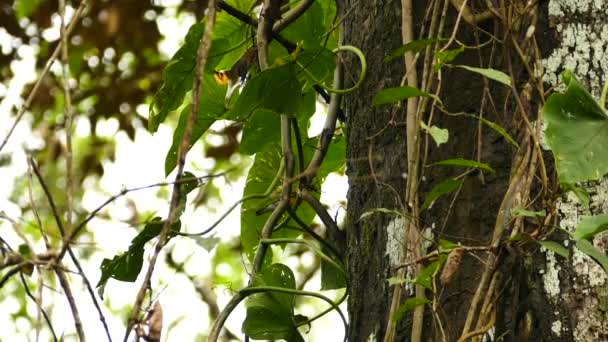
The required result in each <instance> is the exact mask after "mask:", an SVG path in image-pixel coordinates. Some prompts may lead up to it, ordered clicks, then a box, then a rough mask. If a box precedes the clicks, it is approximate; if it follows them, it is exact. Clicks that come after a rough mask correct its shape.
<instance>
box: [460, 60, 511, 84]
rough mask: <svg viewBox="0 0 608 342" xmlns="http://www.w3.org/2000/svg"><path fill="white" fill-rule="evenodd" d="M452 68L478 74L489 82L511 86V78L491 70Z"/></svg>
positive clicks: (468, 67)
mask: <svg viewBox="0 0 608 342" xmlns="http://www.w3.org/2000/svg"><path fill="white" fill-rule="evenodd" d="M454 67H457V68H461V69H465V70H468V71H472V72H474V73H477V74H480V75H482V76H484V77H487V78H489V79H491V80H494V81H497V82H500V83H502V84H504V85H507V86H509V87H510V86H511V83H512V82H511V77H509V75H507V74H505V73H504V72H502V71H500V70H496V69H492V68H475V67H471V66H468V65H454Z"/></svg>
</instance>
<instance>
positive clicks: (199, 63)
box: [124, 0, 216, 342]
mask: <svg viewBox="0 0 608 342" xmlns="http://www.w3.org/2000/svg"><path fill="white" fill-rule="evenodd" d="M215 15H216V8H215V0H210V1H209V3H208V7H207V15H206V22H205V32H204V33H203V37H202V39H201V42H200V44H199V46H198V50H197V53H196V77H195V78H194V85H193V86H192V89H193V90H192V101H191V102H192V107H191V111H190V115H189V117H188V122H187V124H186V128H185V130H184V135H183V136H182V139H181V141H180V144H179V147H178V149H177V161H178V163H177V175H176V180H179V178H180V177H181V176H182V174H183V171H184V165H185V163H186V154H187V153H188V144H189V143H190V137H191V136H192V128H193V126H194V122H195V120H196V113H198V110H199V106H200V95H201V90H202V89H201V88H202V78H203V72H204V68H205V65H206V64H207V58H208V56H209V49H210V48H211V35H212V33H213V26H214V24H215ZM180 188H181V187H180V184H178V183H177V182H176V183H175V184H174V186H173V193H172V196H171V203H170V205H169V215H168V217H167V220H165V223H164V224H163V228H162V230H161V232H160V235H159V237H158V241H157V242H156V245H155V247H154V253H153V254H152V257H151V258H150V262H149V265H148V269H147V271H146V275H145V277H144V280H143V282H142V285H141V287H140V289H139V291H138V293H137V296H136V298H135V303H134V304H133V309H132V311H131V315H130V317H129V321H128V322H127V329H126V331H125V336H124V341H125V342H126V341H127V339H128V338H129V334H130V332H131V329H132V328H133V326H134V325H135V323H137V316H138V315H139V311H140V309H141V305H142V303H143V301H144V297H145V294H146V287H147V285H148V284H149V283H150V281H151V278H152V273H153V272H154V266H155V264H156V260H157V258H158V255H159V254H160V251H161V250H162V248H163V246H164V245H165V243H166V241H167V237H168V235H169V230H170V227H171V225H172V224H173V222H174V221H175V219H176V216H177V211H178V210H177V209H178V207H179V202H180V197H181V196H180V192H181V189H180Z"/></svg>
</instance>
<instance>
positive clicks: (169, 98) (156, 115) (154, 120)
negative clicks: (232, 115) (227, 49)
mask: <svg viewBox="0 0 608 342" xmlns="http://www.w3.org/2000/svg"><path fill="white" fill-rule="evenodd" d="M204 30H205V23H204V21H201V22H199V23H196V24H194V25H192V27H190V30H189V31H188V34H187V35H186V39H185V42H184V45H183V46H182V47H181V48H180V49H179V50H177V52H176V53H175V55H173V57H172V58H171V61H169V64H167V66H166V67H165V71H164V72H163V85H162V86H161V88H160V89H159V90H158V92H157V93H156V94H155V95H154V98H153V99H152V103H150V113H149V118H148V130H149V131H150V132H151V133H154V132H156V131H157V130H158V126H159V125H160V124H161V123H162V122H163V121H165V119H166V118H167V115H168V114H169V112H170V111H172V110H175V109H176V108H177V107H179V105H181V104H182V102H183V100H184V95H186V92H187V91H188V90H190V89H192V82H193V79H194V67H195V65H196V51H197V49H198V43H199V41H200V39H201V37H202V35H203V31H204Z"/></svg>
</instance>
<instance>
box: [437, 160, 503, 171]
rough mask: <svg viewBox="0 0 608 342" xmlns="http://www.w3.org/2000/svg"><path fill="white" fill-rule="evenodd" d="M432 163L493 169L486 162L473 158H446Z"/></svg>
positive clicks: (486, 169)
mask: <svg viewBox="0 0 608 342" xmlns="http://www.w3.org/2000/svg"><path fill="white" fill-rule="evenodd" d="M433 165H439V166H462V167H470V168H475V169H480V170H485V171H488V172H492V173H494V169H492V168H491V167H490V166H489V165H487V164H484V163H480V162H478V161H475V160H469V159H462V158H456V159H446V160H442V161H439V162H436V163H433Z"/></svg>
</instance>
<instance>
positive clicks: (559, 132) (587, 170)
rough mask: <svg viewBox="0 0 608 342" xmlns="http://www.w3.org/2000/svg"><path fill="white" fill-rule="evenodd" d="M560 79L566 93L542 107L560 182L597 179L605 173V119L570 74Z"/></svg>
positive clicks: (607, 161) (607, 156)
mask: <svg viewBox="0 0 608 342" xmlns="http://www.w3.org/2000/svg"><path fill="white" fill-rule="evenodd" d="M562 80H563V81H564V83H565V84H566V86H567V88H566V92H565V93H563V94H562V93H554V94H552V95H551V96H549V99H548V100H547V102H546V103H545V105H544V106H543V108H542V116H543V120H544V121H545V124H546V129H545V138H546V141H547V144H548V145H549V146H550V147H551V150H552V151H553V154H554V157H555V166H556V168H557V174H558V177H559V181H560V183H576V182H581V181H587V180H597V179H600V178H601V177H602V176H604V175H605V174H606V173H608V149H606V146H608V116H607V115H606V112H605V111H604V110H603V109H602V108H601V107H600V106H599V105H598V104H597V103H596V102H595V100H594V99H593V97H592V96H591V95H590V94H589V93H588V92H587V91H586V90H585V89H584V88H583V87H582V86H581V84H580V83H579V82H578V81H577V80H576V78H574V76H573V75H572V73H571V72H569V71H565V72H564V73H563V74H562Z"/></svg>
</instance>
